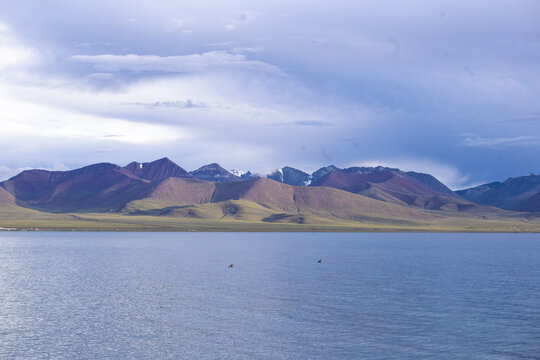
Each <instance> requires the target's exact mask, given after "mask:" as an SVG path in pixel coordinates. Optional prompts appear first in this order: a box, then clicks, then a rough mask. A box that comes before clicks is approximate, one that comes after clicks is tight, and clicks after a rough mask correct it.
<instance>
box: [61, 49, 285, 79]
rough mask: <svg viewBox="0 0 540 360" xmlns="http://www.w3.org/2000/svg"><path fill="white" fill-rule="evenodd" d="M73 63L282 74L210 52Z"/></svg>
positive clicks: (172, 70)
mask: <svg viewBox="0 0 540 360" xmlns="http://www.w3.org/2000/svg"><path fill="white" fill-rule="evenodd" d="M71 59H72V60H75V61H79V62H84V63H90V64H92V65H93V67H94V68H95V69H96V70H99V71H105V72H110V71H112V72H115V71H134V72H164V73H194V72H204V71H211V70H219V69H226V68H228V69H239V70H241V69H246V70H256V71H262V72H267V73H274V74H281V73H282V71H281V70H280V69H279V68H278V67H276V66H273V65H270V64H267V63H265V62H262V61H256V60H248V59H247V58H246V56H245V55H242V54H231V53H228V52H227V51H209V52H205V53H202V54H191V55H180V56H157V55H136V54H129V55H110V54H106V55H73V56H71Z"/></svg>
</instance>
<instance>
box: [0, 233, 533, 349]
mask: <svg viewBox="0 0 540 360" xmlns="http://www.w3.org/2000/svg"><path fill="white" fill-rule="evenodd" d="M318 259H322V262H321V263H318V262H317V260H318ZM229 264H234V267H232V268H230V267H229ZM0 358H1V359H540V234H410V233H407V234H396V233H381V234H371V233H360V234H357V233H107V232H103V233H101V232H95V233H92V232H0Z"/></svg>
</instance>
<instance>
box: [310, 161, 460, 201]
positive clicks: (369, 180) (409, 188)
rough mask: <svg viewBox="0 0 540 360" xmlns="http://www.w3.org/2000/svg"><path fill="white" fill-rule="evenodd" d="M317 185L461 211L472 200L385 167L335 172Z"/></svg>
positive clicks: (317, 182) (372, 196)
mask: <svg viewBox="0 0 540 360" xmlns="http://www.w3.org/2000/svg"><path fill="white" fill-rule="evenodd" d="M313 185H314V186H327V187H333V188H336V189H341V190H345V191H349V192H352V193H355V194H359V195H363V196H367V197H370V198H372V199H377V200H382V201H387V202H391V203H395V204H400V205H407V206H413V207H421V208H426V209H432V210H439V209H441V208H443V207H447V208H452V209H454V210H458V207H459V206H460V205H468V204H470V202H468V201H466V200H463V199H460V198H458V197H456V196H450V195H448V194H446V193H441V192H438V191H435V190H433V189H432V188H430V187H427V186H426V185H424V184H423V183H421V182H420V181H418V180H416V179H414V178H412V177H410V176H408V175H407V174H406V173H402V172H397V171H392V170H390V169H385V170H381V171H376V172H371V173H346V172H340V171H333V172H331V173H328V174H326V175H324V176H323V177H321V178H320V179H318V180H317V181H316V182H315V183H314V184H313Z"/></svg>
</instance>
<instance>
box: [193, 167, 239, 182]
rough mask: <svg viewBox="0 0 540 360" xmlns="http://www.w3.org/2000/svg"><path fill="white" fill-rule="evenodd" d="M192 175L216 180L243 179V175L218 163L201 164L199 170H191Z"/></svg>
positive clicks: (207, 179) (202, 178)
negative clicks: (240, 175) (236, 173)
mask: <svg viewBox="0 0 540 360" xmlns="http://www.w3.org/2000/svg"><path fill="white" fill-rule="evenodd" d="M191 175H193V176H195V177H196V178H197V179H201V180H206V181H214V182H230V181H240V180H242V178H241V177H239V176H236V175H234V174H232V173H231V172H230V171H227V170H225V169H224V168H222V167H221V166H219V164H216V163H212V164H208V165H204V166H201V167H200V168H198V169H197V170H194V171H191Z"/></svg>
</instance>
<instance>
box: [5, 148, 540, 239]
mask: <svg viewBox="0 0 540 360" xmlns="http://www.w3.org/2000/svg"><path fill="white" fill-rule="evenodd" d="M539 194H540V177H539V176H535V175H529V176H526V177H520V178H514V179H508V180H507V181H505V182H504V183H490V184H486V185H482V186H479V187H475V188H471V189H465V190H461V191H458V192H453V191H452V190H450V189H449V188H448V187H447V186H445V185H444V184H443V183H442V182H440V181H439V180H437V179H436V178H435V177H433V176H432V175H429V174H423V173H417V172H404V171H401V170H399V169H393V168H387V167H380V166H379V167H350V168H344V169H341V168H338V167H336V166H333V165H331V166H327V167H324V168H321V169H319V170H317V171H315V172H313V173H312V174H308V173H305V172H303V171H301V170H298V169H295V168H292V167H284V168H282V169H279V170H276V171H275V172H273V173H271V174H269V175H268V176H267V177H262V176H256V175H253V174H252V173H250V172H246V173H244V172H240V171H237V170H235V171H228V170H226V169H224V168H223V167H221V166H220V165H218V164H216V163H212V164H208V165H205V166H202V167H200V168H199V169H197V170H194V171H191V172H189V171H186V170H184V169H183V168H182V167H180V166H179V165H177V164H175V163H174V162H173V161H171V160H169V159H167V158H163V159H159V160H156V161H153V162H147V163H139V162H132V163H130V164H128V165H127V166H124V167H121V166H118V165H115V164H110V163H100V164H94V165H89V166H86V167H83V168H80V169H76V170H70V171H48V170H39V169H36V170H26V171H23V172H21V173H20V174H18V175H16V176H14V177H12V178H11V179H9V180H6V181H4V182H1V183H0V210H1V209H4V210H5V209H9V211H12V212H13V211H15V209H31V210H32V211H37V212H40V213H56V214H72V215H71V216H75V217H76V218H80V216H83V215H81V214H111V216H112V215H114V216H117V217H121V218H122V219H126V216H128V217H129V218H130V219H134V218H139V219H157V218H160V219H164V218H166V219H182V221H187V220H189V221H221V222H227V221H229V222H231V221H232V222H249V223H253V224H261V223H271V224H312V225H317V226H319V225H321V226H323V225H324V226H330V227H331V226H337V225H339V226H345V227H355V226H363V225H366V224H370V226H374V227H381V228H393V227H396V226H397V227H405V228H406V227H408V226H410V227H413V228H414V227H415V226H418V227H424V228H427V229H429V228H433V229H442V228H444V227H445V226H447V227H448V228H449V229H451V228H454V227H455V228H457V229H461V228H464V227H466V226H470V227H471V228H475V227H478V226H484V227H485V226H492V227H493V228H494V229H495V228H496V227H497V226H499V224H504V226H505V227H504V229H506V228H507V227H510V228H511V227H512V226H515V225H516V224H518V225H519V226H536V222H537V219H538V217H537V216H536V214H535V213H534V212H535V211H540V195H539ZM5 211H7V210H5ZM27 211H29V210H27ZM25 214H28V213H25ZM77 214H78V215H77ZM25 216H26V215H25ZM433 224H436V225H433ZM466 224H469V225H466ZM524 224H525V225H524ZM531 224H532V225H531ZM0 225H2V224H1V223H0ZM7 225H9V223H7Z"/></svg>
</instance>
